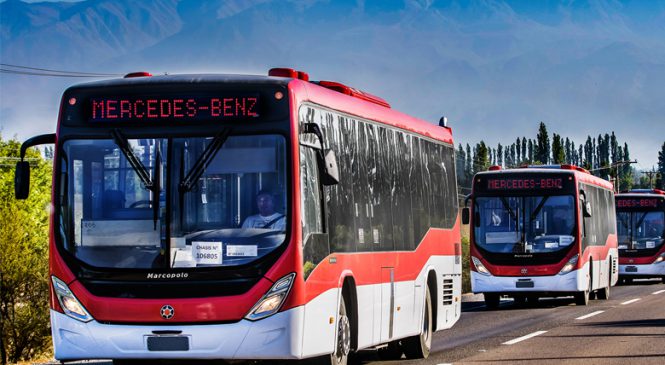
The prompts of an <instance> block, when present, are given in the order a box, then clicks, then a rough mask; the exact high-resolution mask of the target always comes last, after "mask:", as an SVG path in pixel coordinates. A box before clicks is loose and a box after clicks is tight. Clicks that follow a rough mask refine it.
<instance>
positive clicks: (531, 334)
mask: <svg viewBox="0 0 665 365" xmlns="http://www.w3.org/2000/svg"><path fill="white" fill-rule="evenodd" d="M546 332H547V331H536V332H534V333H530V334H528V335H526V336H522V337H518V338H516V339H513V340H510V341H507V342H504V343H503V345H514V344H516V343H518V342H522V341H524V340H528V339H530V338H531V337H536V336H540V335H542V334H543V333H546Z"/></svg>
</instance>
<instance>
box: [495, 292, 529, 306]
mask: <svg viewBox="0 0 665 365" xmlns="http://www.w3.org/2000/svg"><path fill="white" fill-rule="evenodd" d="M513 304H514V305H515V306H516V307H523V306H524V304H526V296H525V295H515V296H514V297H513ZM498 306H499V304H498V303H497V307H498Z"/></svg>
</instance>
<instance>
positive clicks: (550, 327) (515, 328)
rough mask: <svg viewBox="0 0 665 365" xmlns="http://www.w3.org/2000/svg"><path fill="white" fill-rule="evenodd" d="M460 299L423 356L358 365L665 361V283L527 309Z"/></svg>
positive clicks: (369, 359) (644, 283) (547, 301)
mask: <svg viewBox="0 0 665 365" xmlns="http://www.w3.org/2000/svg"><path fill="white" fill-rule="evenodd" d="M476 297H477V298H474V299H477V300H478V301H471V302H465V303H464V306H463V311H462V316H461V318H460V320H459V322H457V324H455V326H454V327H453V328H452V330H449V331H444V332H438V333H436V334H435V336H434V338H433V343H432V353H431V354H430V357H429V358H428V359H426V360H411V361H407V360H400V361H372V357H374V358H376V356H375V355H373V354H370V353H367V354H365V359H364V361H363V363H364V364H372V365H379V364H395V363H400V364H409V365H411V364H414V365H415V364H452V363H454V364H492V363H495V364H546V363H552V364H562V363H565V364H604V365H605V364H626V363H631V364H664V363H665V285H664V284H661V283H660V281H646V280H644V281H636V282H635V284H633V285H630V286H615V287H612V291H611V294H610V300H592V301H591V302H590V304H589V305H588V306H576V305H575V304H574V303H573V300H572V298H570V299H568V298H560V299H554V298H551V299H541V300H540V301H539V302H538V303H537V304H536V305H535V306H533V307H518V306H515V305H514V303H513V302H512V300H505V301H502V302H501V305H500V307H499V309H497V310H488V309H487V308H485V306H484V303H483V302H482V301H480V300H481V299H482V296H476Z"/></svg>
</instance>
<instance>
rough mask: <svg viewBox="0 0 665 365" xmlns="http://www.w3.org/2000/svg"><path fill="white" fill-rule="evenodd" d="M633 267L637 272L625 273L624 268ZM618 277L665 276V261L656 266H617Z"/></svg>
mask: <svg viewBox="0 0 665 365" xmlns="http://www.w3.org/2000/svg"><path fill="white" fill-rule="evenodd" d="M629 266H630V267H634V268H636V269H637V271H631V272H627V271H626V267H629ZM619 275H621V276H644V277H647V276H654V277H656V276H665V261H661V262H659V263H657V264H646V265H633V264H630V265H619Z"/></svg>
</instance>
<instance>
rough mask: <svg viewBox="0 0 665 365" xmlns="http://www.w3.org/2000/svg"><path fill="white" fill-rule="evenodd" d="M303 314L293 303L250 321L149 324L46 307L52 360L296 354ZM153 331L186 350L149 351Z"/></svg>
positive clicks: (283, 356) (299, 350)
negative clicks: (78, 316) (85, 318)
mask: <svg viewBox="0 0 665 365" xmlns="http://www.w3.org/2000/svg"><path fill="white" fill-rule="evenodd" d="M303 317H304V309H303V307H296V308H293V309H290V310H288V311H284V312H280V313H277V314H275V315H273V316H271V317H268V318H265V319H262V320H259V321H256V322H252V321H248V320H244V319H243V320H241V321H239V322H236V323H230V324H205V325H178V324H174V325H167V326H165V325H159V326H154V325H152V326H151V325H131V324H102V323H99V322H97V321H94V320H93V321H90V322H88V323H83V322H80V321H78V320H75V319H73V318H70V317H68V316H66V315H64V314H62V313H60V312H57V311H54V310H51V331H52V334H53V346H54V348H55V358H56V359H58V360H83V359H157V358H159V359H297V358H299V357H300V356H301V354H302V323H303ZM154 336H164V337H168V336H172V337H173V336H182V337H185V338H187V340H183V339H182V338H181V339H180V340H179V343H180V344H182V343H183V342H186V343H187V347H188V348H189V349H188V350H186V351H173V349H172V348H171V349H169V348H165V349H162V350H161V351H155V350H154V347H153V350H149V349H148V338H149V337H154ZM151 341H152V343H153V344H154V343H155V342H154V340H151ZM159 341H161V340H157V342H159ZM164 343H168V340H167V342H162V344H164ZM158 347H159V346H158Z"/></svg>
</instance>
